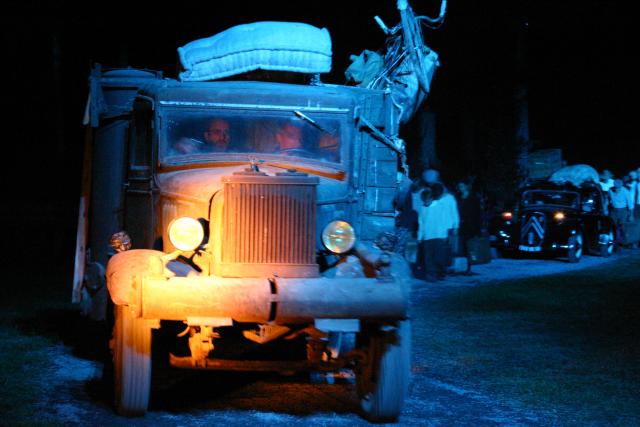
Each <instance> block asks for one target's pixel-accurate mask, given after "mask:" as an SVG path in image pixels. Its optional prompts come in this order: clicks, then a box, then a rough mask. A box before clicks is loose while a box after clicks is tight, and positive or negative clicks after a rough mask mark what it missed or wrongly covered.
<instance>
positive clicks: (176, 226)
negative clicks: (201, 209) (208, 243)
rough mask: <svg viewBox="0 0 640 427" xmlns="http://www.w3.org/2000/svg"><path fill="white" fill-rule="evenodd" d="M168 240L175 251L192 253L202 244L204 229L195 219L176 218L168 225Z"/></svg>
mask: <svg viewBox="0 0 640 427" xmlns="http://www.w3.org/2000/svg"><path fill="white" fill-rule="evenodd" d="M169 240H170V241H171V243H172V244H173V246H174V247H175V248H176V249H179V250H181V251H192V250H194V249H196V248H197V247H198V246H200V245H201V244H202V241H203V240H204V228H203V227H202V224H200V221H198V220H197V219H194V218H190V217H188V216H183V217H180V218H176V219H174V220H173V221H171V224H169Z"/></svg>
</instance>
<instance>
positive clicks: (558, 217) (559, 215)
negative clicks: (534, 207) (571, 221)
mask: <svg viewBox="0 0 640 427" xmlns="http://www.w3.org/2000/svg"><path fill="white" fill-rule="evenodd" d="M564 218H565V216H564V212H556V213H555V214H553V219H555V220H556V221H558V222H560V221H563V220H564Z"/></svg>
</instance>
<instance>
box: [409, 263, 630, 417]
mask: <svg viewBox="0 0 640 427" xmlns="http://www.w3.org/2000/svg"><path fill="white" fill-rule="evenodd" d="M425 304H429V308H428V309H426V310H421V312H420V313H419V314H418V318H417V319H416V320H417V323H418V324H419V327H421V328H424V329H425V330H426V333H421V334H416V335H417V336H416V338H415V340H416V344H415V347H416V350H417V351H418V352H422V355H421V357H423V358H424V360H426V365H427V366H426V369H427V370H428V372H427V374H428V375H430V376H433V377H435V378H438V379H441V380H444V381H447V382H451V383H454V384H472V385H473V387H475V388H478V389H480V390H482V391H483V392H484V393H487V394H489V395H491V396H493V397H495V398H496V400H501V401H511V402H514V404H517V405H524V406H525V407H528V408H529V409H531V410H533V411H540V412H544V413H551V414H556V415H557V417H558V419H560V420H562V423H563V425H638V424H639V423H640V259H639V258H638V257H634V258H623V259H619V260H616V261H615V262H613V263H612V264H609V265H607V266H604V267H601V268H597V269H591V270H585V271H582V272H578V273H571V274H570V275H569V274H562V275H555V276H548V277H544V278H530V279H525V280H513V281H509V282H502V283H500V284H487V285H482V286H478V287H475V288H471V289H465V290H460V289H458V290H452V291H450V292H448V293H447V294H446V295H445V296H444V297H442V298H439V299H437V300H435V301H429V302H428V303H427V302H425ZM421 357H418V359H421Z"/></svg>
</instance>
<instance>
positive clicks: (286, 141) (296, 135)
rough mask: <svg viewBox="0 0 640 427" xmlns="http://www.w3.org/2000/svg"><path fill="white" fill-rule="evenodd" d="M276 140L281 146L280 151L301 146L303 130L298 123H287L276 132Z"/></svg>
mask: <svg viewBox="0 0 640 427" xmlns="http://www.w3.org/2000/svg"><path fill="white" fill-rule="evenodd" d="M276 141H277V142H278V144H279V146H280V151H285V150H293V149H296V148H301V147H302V130H301V129H300V128H299V127H298V126H296V125H292V124H285V125H283V126H282V127H281V128H280V130H278V133H276Z"/></svg>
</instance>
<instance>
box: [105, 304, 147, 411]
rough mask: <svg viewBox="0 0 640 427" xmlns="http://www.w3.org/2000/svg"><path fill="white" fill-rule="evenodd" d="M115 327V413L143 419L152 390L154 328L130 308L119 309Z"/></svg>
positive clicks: (116, 307) (119, 307) (117, 308)
mask: <svg viewBox="0 0 640 427" xmlns="http://www.w3.org/2000/svg"><path fill="white" fill-rule="evenodd" d="M114 311H115V313H114V314H115V319H114V320H115V323H114V326H113V341H112V353H113V368H114V391H115V406H116V411H117V412H118V414H120V415H125V416H139V415H144V413H145V412H146V411H147V406H148V405H149V392H150V389H151V328H150V327H149V326H148V324H147V322H146V321H145V320H144V319H140V318H136V317H134V315H133V313H131V309H130V308H129V307H127V306H122V305H116V306H115V307H114Z"/></svg>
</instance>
